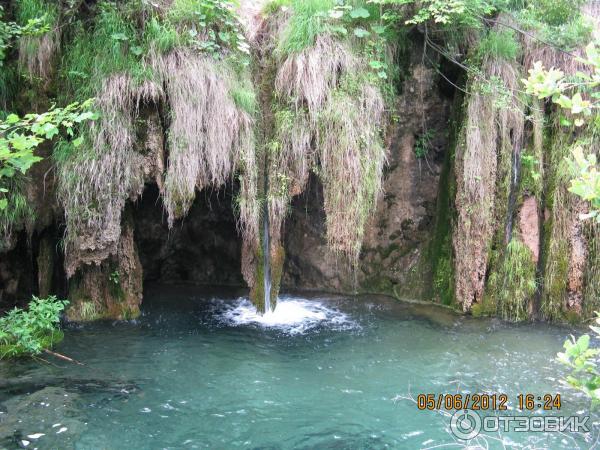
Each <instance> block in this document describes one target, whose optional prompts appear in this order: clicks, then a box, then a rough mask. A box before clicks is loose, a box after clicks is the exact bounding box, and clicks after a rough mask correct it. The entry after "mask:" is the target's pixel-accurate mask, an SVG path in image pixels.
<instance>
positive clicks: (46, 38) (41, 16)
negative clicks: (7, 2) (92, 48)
mask: <svg viewBox="0 0 600 450" xmlns="http://www.w3.org/2000/svg"><path fill="white" fill-rule="evenodd" d="M58 17H59V12H58V6H57V4H56V3H55V2H51V1H44V0H19V1H18V2H17V3H16V18H17V21H18V23H19V24H21V25H27V23H28V22H29V21H31V20H40V21H41V23H40V26H43V27H45V28H47V31H45V32H43V33H41V34H35V35H24V36H21V37H20V38H19V59H18V65H19V68H20V70H22V71H24V72H26V73H27V74H28V75H29V77H31V78H39V79H41V80H44V81H46V80H48V79H49V78H50V75H51V73H52V70H53V60H54V58H55V57H56V54H57V52H58V49H59V47H60V30H59V23H58Z"/></svg>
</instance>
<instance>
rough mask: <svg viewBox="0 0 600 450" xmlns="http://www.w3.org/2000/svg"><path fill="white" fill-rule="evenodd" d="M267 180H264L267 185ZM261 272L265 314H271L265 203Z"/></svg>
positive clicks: (267, 206)
mask: <svg viewBox="0 0 600 450" xmlns="http://www.w3.org/2000/svg"><path fill="white" fill-rule="evenodd" d="M267 183H268V180H265V185H267ZM263 234H264V237H263V271H264V280H263V281H264V287H265V314H269V313H270V312H271V251H270V247H271V243H270V230H269V205H268V203H267V202H265V209H264V220H263Z"/></svg>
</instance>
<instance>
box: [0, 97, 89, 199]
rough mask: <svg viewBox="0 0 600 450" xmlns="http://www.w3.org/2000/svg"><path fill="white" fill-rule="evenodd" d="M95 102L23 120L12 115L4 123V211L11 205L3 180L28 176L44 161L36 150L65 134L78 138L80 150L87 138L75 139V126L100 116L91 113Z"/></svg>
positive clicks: (0, 151)
mask: <svg viewBox="0 0 600 450" xmlns="http://www.w3.org/2000/svg"><path fill="white" fill-rule="evenodd" d="M92 103H93V99H89V100H86V101H84V102H82V103H79V102H75V103H71V104H70V105H68V106H66V107H64V108H56V107H54V106H53V107H52V108H50V110H49V111H47V112H44V113H42V114H34V113H30V114H26V115H25V116H23V117H19V116H18V115H17V114H9V115H8V116H7V117H6V118H5V119H4V120H0V210H3V209H5V208H6V207H7V205H8V198H7V197H8V195H7V194H8V190H7V189H6V188H5V187H3V184H2V182H3V179H7V178H12V177H14V176H15V174H17V173H21V174H24V173H25V172H27V170H29V168H30V167H31V166H32V165H33V164H35V163H36V162H38V161H40V160H41V159H42V158H41V157H39V156H37V155H35V154H34V150H35V149H36V148H37V147H38V146H39V145H40V144H41V143H42V142H44V141H46V140H50V139H53V138H54V137H55V136H57V135H58V134H59V133H60V132H61V131H62V132H64V133H66V134H67V136H69V137H71V138H74V139H73V145H74V146H75V147H78V146H80V145H81V143H82V142H83V138H81V137H75V131H74V130H75V127H76V126H77V125H79V124H81V123H83V122H86V121H89V120H95V119H96V118H97V114H96V113H94V112H92V111H91V110H90V107H91V105H92Z"/></svg>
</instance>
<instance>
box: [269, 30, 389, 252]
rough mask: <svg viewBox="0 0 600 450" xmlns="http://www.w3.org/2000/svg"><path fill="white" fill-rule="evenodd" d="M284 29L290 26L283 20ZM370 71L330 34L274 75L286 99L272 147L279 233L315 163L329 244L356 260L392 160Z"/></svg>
mask: <svg viewBox="0 0 600 450" xmlns="http://www.w3.org/2000/svg"><path fill="white" fill-rule="evenodd" d="M275 28H277V27H275ZM279 30H280V33H283V32H285V28H284V27H283V28H282V27H279ZM282 30H283V31H282ZM367 72H368V69H367V67H366V62H365V61H364V60H363V58H361V57H360V56H358V55H357V54H356V52H355V51H353V50H352V49H351V48H350V47H349V46H348V45H347V44H345V43H342V42H340V41H338V40H336V39H335V38H334V37H332V36H330V35H327V34H320V35H318V36H317V37H316V39H315V43H314V45H313V46H311V47H308V48H306V49H303V50H302V51H300V52H297V53H292V54H290V55H288V56H287V57H285V58H284V59H283V61H282V62H281V63H280V65H279V67H278V70H277V74H276V79H275V90H276V91H275V92H276V96H277V98H278V100H279V103H280V105H283V106H282V108H281V109H280V110H279V111H278V112H277V113H276V115H275V123H276V126H275V128H276V132H275V139H274V141H273V142H272V143H271V146H270V148H269V158H270V163H271V166H270V169H269V195H268V200H269V218H270V220H271V224H272V227H271V228H272V230H273V238H274V240H275V241H276V240H277V238H278V237H279V234H280V228H281V224H282V222H283V220H284V218H285V215H286V213H287V208H288V204H289V200H290V198H291V197H292V196H293V195H297V194H299V193H301V192H302V191H303V190H304V188H305V185H306V181H307V179H308V174H309V171H310V170H313V171H314V172H315V173H317V175H318V176H319V177H320V179H321V182H322V183H323V192H324V208H325V213H326V216H327V219H326V224H327V242H328V246H329V248H330V249H331V250H332V251H333V252H334V253H335V254H339V255H344V256H345V257H347V258H348V259H349V260H350V262H351V263H353V264H356V263H357V262H358V257H359V253H360V248H361V245H362V240H363V234H364V228H365V226H366V223H367V220H368V217H369V213H370V212H371V211H372V209H373V207H374V205H375V202H376V199H377V196H378V195H379V193H380V191H381V178H382V172H383V166H384V164H385V160H386V157H385V149H384V147H383V144H382V136H381V134H382V127H383V121H384V101H383V97H382V95H381V92H380V90H379V88H378V87H376V86H374V85H372V84H371V83H370V81H369V80H368V78H367V77H366V76H364V74H365V73H367Z"/></svg>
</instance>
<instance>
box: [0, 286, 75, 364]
mask: <svg viewBox="0 0 600 450" xmlns="http://www.w3.org/2000/svg"><path fill="white" fill-rule="evenodd" d="M67 304H68V302H67V301H66V300H58V299H57V298H56V296H50V297H48V298H45V299H39V298H37V297H33V299H32V300H31V302H30V303H29V307H28V309H27V310H23V309H20V308H15V309H13V310H11V311H9V312H8V314H6V315H5V316H4V317H1V318H0V359H2V358H6V357H15V356H20V355H37V354H39V353H40V352H42V351H43V350H44V349H45V348H48V347H50V346H52V344H53V343H55V342H57V341H59V340H61V339H62V332H61V331H60V330H59V328H58V323H59V321H60V314H61V312H62V311H63V309H64V308H65V306H66V305H67Z"/></svg>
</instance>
